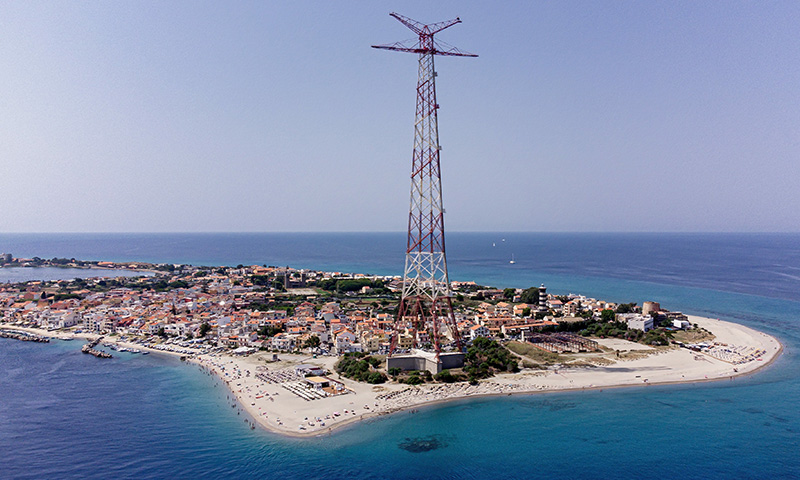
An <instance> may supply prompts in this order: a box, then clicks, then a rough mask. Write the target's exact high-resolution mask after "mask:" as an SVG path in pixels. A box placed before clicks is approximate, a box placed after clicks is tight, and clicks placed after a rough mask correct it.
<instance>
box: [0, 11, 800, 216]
mask: <svg viewBox="0 0 800 480" xmlns="http://www.w3.org/2000/svg"><path fill="white" fill-rule="evenodd" d="M392 11H397V12H398V13H401V14H403V15H406V16H409V17H412V18H415V19H417V20H420V21H422V22H427V23H433V22H438V21H442V20H446V19H450V18H454V17H456V16H459V17H461V19H462V21H463V23H462V24H460V25H456V26H454V27H452V28H450V29H448V30H446V31H445V32H442V33H441V34H440V35H439V37H440V38H441V39H442V40H444V41H445V42H447V43H450V44H452V45H455V46H457V47H459V48H461V49H463V50H467V51H470V52H474V53H477V54H479V55H480V57H479V58H447V57H439V58H437V60H436V66H437V71H438V72H439V76H438V78H437V89H438V97H439V103H440V104H441V109H440V111H439V133H440V138H441V143H442V146H443V150H442V171H443V188H444V203H445V206H446V208H447V215H446V223H447V228H448V229H449V230H461V231H800V208H798V207H797V205H798V204H799V203H800V188H798V182H800V162H798V159H800V88H799V86H800V33H798V32H800V28H798V25H800V3H798V2H789V1H786V2H736V1H732V2H658V1H647V2H644V1H640V2H624V1H615V2H555V1H553V2H482V3H477V2H472V3H469V4H468V3H467V2H455V1H453V2H447V1H439V2H429V1H420V2H377V1H376V2H366V1H362V2H322V1H319V2H198V1H191V2H189V1H187V2H181V1H174V2H147V1H137V2H33V1H31V2H0V72H1V73H0V111H2V115H0V159H2V161H1V162H0V165H2V167H3V169H2V171H3V173H2V175H0V212H2V214H0V231H4V232H74V231H77V232H81V231H86V232H135V231H143V232H156V231H177V232H181V231H187V232H190V231H223V232H224V231H401V230H404V229H405V227H406V218H407V210H408V195H409V172H410V158H411V148H412V139H413V120H414V118H413V116H414V88H415V84H416V76H417V64H416V58H415V56H414V55H411V54H403V53H396V52H388V51H380V50H374V49H371V48H370V45H372V44H384V43H391V42H395V41H399V40H405V39H409V38H411V37H413V34H412V33H411V32H410V31H409V30H407V29H406V28H405V27H404V26H402V25H401V24H400V23H399V22H397V21H396V20H394V19H393V18H391V17H389V15H388V14H389V12H392Z"/></svg>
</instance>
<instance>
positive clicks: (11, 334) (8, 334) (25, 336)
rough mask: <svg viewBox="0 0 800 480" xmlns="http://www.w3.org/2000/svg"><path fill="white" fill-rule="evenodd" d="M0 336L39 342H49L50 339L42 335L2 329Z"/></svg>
mask: <svg viewBox="0 0 800 480" xmlns="http://www.w3.org/2000/svg"><path fill="white" fill-rule="evenodd" d="M0 338H13V339H15V340H22V341H23V342H39V343H49V342H50V339H49V338H47V337H42V336H40V335H34V334H32V333H25V332H9V331H7V330H0Z"/></svg>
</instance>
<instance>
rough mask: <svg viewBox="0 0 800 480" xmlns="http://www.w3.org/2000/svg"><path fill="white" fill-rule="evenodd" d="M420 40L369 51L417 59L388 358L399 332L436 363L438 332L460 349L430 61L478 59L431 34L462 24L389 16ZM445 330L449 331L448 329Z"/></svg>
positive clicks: (434, 91) (440, 344)
mask: <svg viewBox="0 0 800 480" xmlns="http://www.w3.org/2000/svg"><path fill="white" fill-rule="evenodd" d="M390 15H391V16H392V17H394V18H396V19H397V20H399V21H400V23H402V24H403V25H405V26H406V27H408V28H409V29H411V30H412V31H413V32H414V33H416V34H417V36H418V37H419V38H418V40H416V39H415V40H412V41H409V42H408V43H411V44H410V45H409V44H407V43H406V42H398V43H394V44H391V45H373V48H382V49H386V50H395V51H398V52H409V53H417V54H419V78H418V79H417V111H416V120H415V122H414V154H413V156H412V160H411V207H410V209H409V212H408V243H407V245H406V266H405V271H404V273H403V294H402V296H401V298H400V307H399V309H398V314H397V318H396V319H395V328H394V330H395V331H394V335H393V336H392V353H394V351H395V349H396V348H397V344H398V337H399V336H400V334H401V333H402V332H405V331H407V332H409V333H410V335H411V336H412V338H413V340H412V342H413V346H417V343H418V341H419V338H420V335H418V334H419V333H422V332H431V340H432V342H433V346H434V348H435V350H436V356H437V358H438V355H439V353H440V352H441V348H442V339H441V336H442V334H443V329H449V330H450V335H451V336H452V338H453V340H454V342H455V344H456V346H457V348H458V349H459V350H460V349H461V340H460V338H459V334H458V326H457V325H456V322H455V317H454V316H453V305H452V301H451V292H450V281H449V279H448V276H447V258H446V256H445V248H444V208H443V207H442V175H441V170H440V166H439V152H440V150H441V147H440V146H439V126H438V120H437V114H436V111H437V110H438V109H439V104H438V103H436V83H435V78H436V71H435V70H434V67H433V57H434V56H435V55H445V56H456V57H477V55H474V54H471V53H466V52H462V51H461V50H459V49H457V48H455V47H452V46H450V45H446V44H444V43H443V42H438V41H435V40H434V39H433V35H434V34H435V33H438V32H441V31H442V30H444V29H445V28H448V27H451V26H453V25H455V24H457V23H461V20H460V19H458V18H456V19H455V20H448V21H446V22H440V23H434V24H431V25H424V24H422V23H419V22H417V21H415V20H412V19H410V18H407V17H404V16H402V15H398V14H396V13H391V14H390ZM448 327H449V328H448Z"/></svg>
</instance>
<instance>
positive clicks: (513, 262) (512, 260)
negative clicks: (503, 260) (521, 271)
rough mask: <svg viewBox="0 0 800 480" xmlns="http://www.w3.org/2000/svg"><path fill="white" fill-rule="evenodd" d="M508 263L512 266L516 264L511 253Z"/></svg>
mask: <svg viewBox="0 0 800 480" xmlns="http://www.w3.org/2000/svg"><path fill="white" fill-rule="evenodd" d="M508 263H510V264H512V265H513V264H515V263H517V262H516V261H514V254H513V253H512V254H511V260H510V261H509V262H508Z"/></svg>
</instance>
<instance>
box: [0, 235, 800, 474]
mask: <svg viewBox="0 0 800 480" xmlns="http://www.w3.org/2000/svg"><path fill="white" fill-rule="evenodd" d="M404 249H405V235H404V234H402V233H242V234H216V233H214V234H0V252H8V253H11V254H13V255H14V256H17V257H33V256H38V257H41V258H52V257H75V258H80V259H85V260H111V261H136V262H156V263H162V262H163V263H176V264H178V263H190V264H195V265H238V264H245V265H252V264H258V265H274V266H291V267H295V268H308V269H316V270H326V271H340V272H358V273H368V274H377V275H400V274H402V268H403V256H404ZM512 256H513V258H514V260H515V263H513V264H512V263H510V259H511V258H512ZM447 257H448V269H449V273H450V279H451V280H460V281H470V280H473V281H475V282H478V283H480V284H483V285H489V286H494V287H501V288H502V287H519V288H527V287H530V286H538V285H540V284H542V283H543V284H545V285H546V287H547V289H548V292H550V293H557V294H568V293H580V294H584V295H587V296H591V297H595V298H602V299H607V300H610V301H614V302H636V303H638V304H640V305H641V304H642V302H644V301H657V302H660V303H661V305H662V307H664V308H667V309H669V310H679V311H682V312H684V313H688V314H696V315H702V316H707V317H712V318H721V319H723V320H729V321H734V322H738V323H741V324H744V325H747V326H750V327H753V328H756V329H758V330H762V331H764V332H767V333H769V334H771V335H774V336H776V337H777V338H778V339H779V340H780V341H781V343H782V344H783V346H784V350H783V354H782V355H781V356H780V357H779V358H778V360H777V361H775V362H774V363H773V364H771V365H770V366H768V367H767V368H765V369H763V370H762V371H760V372H758V373H756V374H754V375H750V376H745V377H738V378H734V379H733V380H724V381H716V382H705V383H695V384H683V385H663V386H658V385H649V386H644V385H643V386H641V387H628V388H609V389H603V390H591V391H576V392H561V393H544V394H531V395H515V396H506V397H487V398H475V399H467V400H460V401H456V402H451V403H446V404H441V405H435V406H428V407H422V408H419V409H418V411H414V412H401V413H397V414H393V415H387V416H383V417H380V418H374V419H369V420H366V421H363V422H360V423H356V424H353V425H351V426H348V427H345V428H343V429H341V430H338V431H335V432H333V433H332V434H326V435H323V436H320V437H315V438H302V439H298V438H286V437H282V436H279V435H276V434H273V433H269V432H266V431H263V430H260V429H255V430H251V429H250V427H249V425H248V424H247V423H246V420H247V418H246V417H245V413H244V412H242V411H240V409H239V408H237V406H236V405H235V404H234V403H232V400H231V398H230V393H229V392H228V391H227V390H226V389H225V388H224V386H223V385H221V384H220V382H219V381H218V380H216V379H215V378H214V377H212V376H209V375H207V374H206V373H204V372H203V371H201V370H200V369H199V368H197V367H195V366H192V365H189V364H186V363H183V362H181V361H180V360H177V359H174V358H172V357H164V356H159V355H156V354H153V355H147V356H142V355H134V354H129V353H118V354H115V357H114V358H113V359H112V360H110V361H101V360H98V359H96V358H94V357H91V356H88V355H82V354H81V353H80V352H79V349H80V342H79V341H54V342H51V343H49V344H38V343H29V342H19V341H14V340H7V339H0V452H3V454H2V462H0V478H3V479H5V478H9V479H40V478H54V479H72V478H80V479H94V478H97V479H116V478H137V479H142V478H170V479H171V478H224V479H239V478H248V479H249V478H267V479H271V478H275V479H295V478H297V479H303V480H309V479H340V478H341V479H352V478H358V479H393V478H398V479H427V478H432V479H440V478H441V479H446V478H447V479H449V478H458V479H494V478H508V479H519V478H525V479H531V478H535V479H538V478H547V479H609V478H614V479H664V478H669V479H673V478H681V479H684V478H689V479H691V478H698V479H700V478H702V479H783V478H786V479H790V478H791V479H795V478H800V408H798V402H799V401H800V359H798V354H797V351H798V346H800V234H771V233H770V234H755V233H748V234H728V233H726V234H717V233H714V234H694V233H692V234H678V233H664V234H656V233H647V234H633V233H625V234H616V233H607V234H606V233H604V234H597V233H515V232H507V233H461V232H453V233H448V237H447ZM36 270H37V269H26V271H24V272H19V271H16V272H14V275H15V277H14V278H30V279H35V278H36V277H37V275H39V276H40V275H41V274H38V273H37V271H36ZM59 270H61V269H59ZM0 272H2V269H0ZM69 274H70V273H69V272H64V275H65V276H69ZM0 278H1V277H0ZM0 281H2V280H0Z"/></svg>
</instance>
